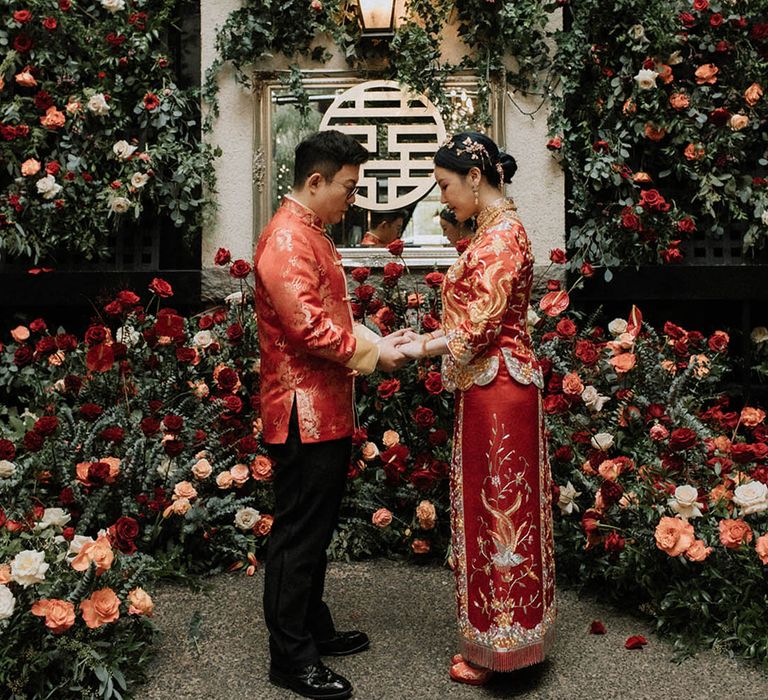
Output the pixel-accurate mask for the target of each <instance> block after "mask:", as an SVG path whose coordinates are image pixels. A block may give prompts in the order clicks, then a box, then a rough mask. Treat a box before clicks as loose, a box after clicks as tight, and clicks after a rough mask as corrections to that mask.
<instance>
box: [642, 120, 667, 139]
mask: <svg viewBox="0 0 768 700" xmlns="http://www.w3.org/2000/svg"><path fill="white" fill-rule="evenodd" d="M645 135H646V137H647V138H649V139H650V140H651V141H661V139H663V138H664V137H665V136H666V135H667V130H666V129H665V128H664V127H663V126H656V125H655V124H654V123H653V122H646V124H645Z"/></svg>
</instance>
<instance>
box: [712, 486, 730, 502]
mask: <svg viewBox="0 0 768 700" xmlns="http://www.w3.org/2000/svg"><path fill="white" fill-rule="evenodd" d="M732 500H733V491H731V490H730V489H729V488H728V485H727V484H718V485H717V486H715V487H714V488H713V489H712V490H711V491H710V492H709V502H710V503H711V504H712V505H718V504H719V503H721V502H725V503H730V502H731V501H732Z"/></svg>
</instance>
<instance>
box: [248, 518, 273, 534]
mask: <svg viewBox="0 0 768 700" xmlns="http://www.w3.org/2000/svg"><path fill="white" fill-rule="evenodd" d="M274 521H275V519H274V517H272V516H271V515H262V516H261V517H260V518H259V522H257V523H256V525H255V526H254V528H253V533H254V534H255V535H261V536H262V537H263V536H265V535H268V534H269V533H270V532H271V531H272V523H273V522H274Z"/></svg>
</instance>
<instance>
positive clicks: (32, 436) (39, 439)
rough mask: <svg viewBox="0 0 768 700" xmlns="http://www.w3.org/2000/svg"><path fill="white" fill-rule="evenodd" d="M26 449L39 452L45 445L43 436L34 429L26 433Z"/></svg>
mask: <svg viewBox="0 0 768 700" xmlns="http://www.w3.org/2000/svg"><path fill="white" fill-rule="evenodd" d="M22 442H23V444H24V449H26V450H28V451H29V452H37V451H38V450H40V449H41V448H42V446H43V436H42V435H38V434H37V433H36V432H34V431H31V430H30V431H29V432H28V433H25V434H24V439H23V441H22Z"/></svg>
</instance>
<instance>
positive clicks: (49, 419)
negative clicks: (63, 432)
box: [32, 416, 59, 437]
mask: <svg viewBox="0 0 768 700" xmlns="http://www.w3.org/2000/svg"><path fill="white" fill-rule="evenodd" d="M58 427H59V419H58V418H57V417H56V416H43V417H42V418H38V419H37V420H36V421H35V425H34V427H33V428H32V430H34V431H35V432H36V433H37V434H38V435H42V436H43V437H48V436H49V435H53V434H54V433H55V432H56V429H57V428H58Z"/></svg>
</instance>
